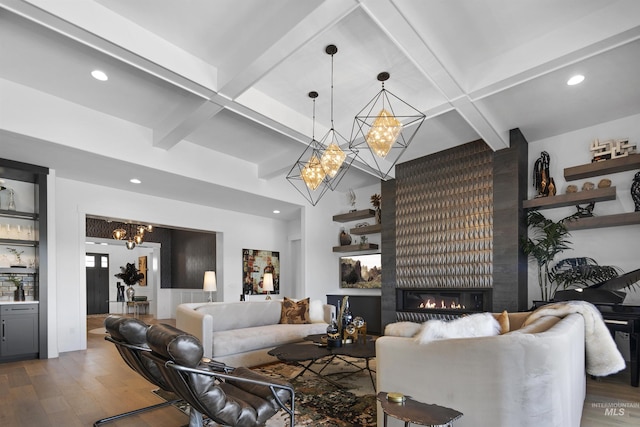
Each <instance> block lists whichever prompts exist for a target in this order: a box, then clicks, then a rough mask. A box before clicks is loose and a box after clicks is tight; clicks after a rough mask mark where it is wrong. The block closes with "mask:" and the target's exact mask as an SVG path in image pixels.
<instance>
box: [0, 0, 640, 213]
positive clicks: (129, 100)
mask: <svg viewBox="0 0 640 427" xmlns="http://www.w3.org/2000/svg"><path fill="white" fill-rule="evenodd" d="M328 44H335V45H336V46H337V47H338V53H337V54H336V55H335V57H334V67H333V71H334V91H333V97H334V109H333V114H334V121H335V128H336V130H338V131H339V132H340V133H341V134H343V135H344V136H346V137H347V138H349V136H350V135H351V127H352V123H353V118H354V116H355V115H356V114H357V113H358V112H359V111H360V109H361V108H362V107H363V106H364V105H365V104H366V103H367V102H368V101H369V100H370V99H371V98H372V97H373V96H374V95H375V94H376V93H377V92H378V91H379V89H380V83H379V82H378V81H377V80H376V76H377V74H378V73H379V72H381V71H388V72H389V73H390V74H391V78H390V80H389V81H388V82H387V83H386V89H388V90H389V91H390V92H392V93H393V94H395V95H397V96H398V97H400V98H402V99H403V100H405V101H407V102H408V103H410V104H411V105H413V106H414V107H416V108H418V109H419V110H421V111H423V112H424V113H425V114H426V116H427V120H426V122H425V123H424V125H423V126H422V127H421V128H420V130H419V133H418V135H417V136H416V138H415V140H414V141H413V143H412V145H411V146H410V147H409V149H408V150H407V152H406V153H405V156H404V157H403V158H402V160H401V161H406V160H411V159H414V158H418V157H421V156H425V155H428V154H432V153H434V152H437V151H441V150H444V149H447V148H451V147H455V146H457V145H460V144H464V143H466V142H469V141H472V140H475V139H478V138H482V139H484V140H485V141H486V143H487V144H488V145H489V146H490V147H491V148H493V149H494V150H499V149H502V148H505V147H507V146H508V131H509V129H511V128H515V127H519V128H520V129H521V130H522V132H523V133H524V135H525V137H526V138H527V139H528V140H529V141H535V140H539V139H544V138H547V137H551V136H554V135H557V134H561V133H565V132H569V131H572V130H575V129H579V128H583V127H586V126H591V125H594V124H597V123H600V122H604V121H609V120H613V119H615V118H620V117H625V116H629V115H633V114H638V113H640V73H639V72H638V66H639V65H640V2H638V1H636V0H618V1H612V0H563V1H557V0H519V1H513V0H486V1H475V0H458V1H444V0H428V1H422V0H359V1H358V0H306V1H300V0H269V1H264V0H242V1H238V0H188V1H186V0H183V1H171V0H64V1H63V0H49V1H47V0H30V1H18V0H0V81H1V82H4V85H2V86H0V90H8V89H7V88H9V87H10V88H11V91H12V93H14V92H16V93H20V91H25V93H26V92H27V91H33V90H35V91H38V93H41V94H45V95H47V96H50V97H54V98H55V99H56V100H60V101H61V102H62V101H64V102H66V103H72V104H76V105H78V106H81V107H83V108H85V109H86V110H87V111H88V113H87V118H86V120H87V121H88V122H91V120H102V119H103V118H104V117H114V118H117V119H120V120H123V121H126V122H127V123H131V124H134V125H136V126H139V127H141V128H144V129H148V130H149V132H148V137H147V138H146V139H145V138H141V139H140V140H139V144H140V147H138V150H139V149H142V148H141V147H144V149H145V150H148V151H150V152H153V153H155V154H154V155H151V156H150V158H149V160H147V161H146V162H144V161H140V162H135V161H132V160H131V159H128V160H127V159H123V156H122V152H121V150H119V149H116V148H115V147H114V149H113V151H111V152H110V151H109V150H108V147H107V148H104V149H102V150H101V152H100V153H96V152H95V150H94V149H93V148H92V146H91V144H87V146H86V147H84V146H80V145H78V144H76V145H66V146H65V145H64V144H61V143H60V142H56V143H53V142H51V143H50V144H49V141H47V140H46V138H45V139H44V140H43V139H40V140H37V141H31V140H30V139H25V138H21V139H20V138H19V139H20V143H19V144H9V143H8V142H6V141H7V140H8V139H11V138H10V137H11V136H15V135H13V133H11V132H5V133H4V137H3V138H2V139H0V147H2V151H3V152H4V153H3V154H2V156H3V157H5V156H7V157H9V156H11V157H10V158H15V159H16V160H21V161H30V162H35V163H38V164H43V165H47V166H50V167H52V168H55V169H56V171H57V174H58V176H61V177H69V178H72V179H81V180H85V181H88V182H94V183H97V184H101V185H109V186H114V187H122V186H123V184H122V183H120V182H118V181H116V180H115V179H114V175H116V174H115V173H114V171H119V172H120V175H121V176H122V175H126V174H127V173H128V172H129V171H130V170H131V168H132V167H134V166H135V165H136V163H137V166H138V167H139V168H140V169H143V170H144V171H145V173H148V174H149V176H153V177H154V178H153V179H152V181H153V184H150V183H149V184H147V183H148V181H146V182H145V185H147V186H146V187H145V188H144V190H140V191H145V192H147V193H149V194H154V195H158V196H162V197H169V198H174V199H177V200H186V201H193V202H196V203H202V204H211V205H212V206H217V207H222V208H228V209H232V210H241V211H245V210H247V209H250V207H247V206H242V203H241V202H239V201H238V200H241V199H242V198H241V197H237V195H238V191H240V192H248V193H250V192H251V190H250V189H247V188H237V186H235V185H234V183H233V182H224V180H219V179H217V180H216V179H215V178H214V177H212V178H211V179H208V178H207V177H206V176H192V175H190V173H189V171H188V169H189V166H188V162H189V160H188V155H187V154H185V153H190V152H193V153H198V155H199V156H200V157H202V155H203V154H202V153H211V155H212V156H214V155H215V156H217V157H215V158H216V159H220V158H221V157H220V156H222V158H229V159H239V160H241V161H242V162H243V163H242V164H244V165H246V174H249V175H251V176H253V177H254V178H255V179H259V180H263V181H265V182H267V183H275V182H277V183H280V182H282V181H284V180H285V176H286V174H287V172H288V171H289V169H290V168H291V165H292V164H293V162H294V161H295V160H296V159H297V157H298V156H299V155H300V154H301V153H302V150H303V149H304V147H305V144H306V143H308V141H309V140H310V137H311V134H312V132H314V133H315V136H316V138H319V137H320V136H322V135H323V134H324V133H325V132H326V131H327V130H328V129H329V128H330V127H331V123H330V117H331V102H330V101H331V90H330V84H331V81H330V78H331V58H330V56H329V55H327V54H326V53H325V52H324V50H325V47H326V46H327V45H328ZM93 69H101V70H103V71H105V72H106V73H107V74H108V76H109V80H108V81H107V82H103V83H101V82H97V81H96V80H94V79H92V78H91V77H90V75H89V73H90V71H91V70H93ZM576 73H580V74H583V75H585V77H586V78H585V81H584V82H583V83H582V84H581V85H578V86H567V85H566V81H567V79H568V78H569V77H570V76H572V75H573V74H576ZM2 88H4V89H2ZM312 90H315V91H317V92H319V94H320V96H319V98H318V99H317V102H316V122H315V131H314V129H313V124H312V123H313V122H312V119H311V116H312V103H311V101H310V99H309V98H308V96H307V94H308V92H309V91H312ZM0 95H2V93H0ZM5 99H6V98H5ZM0 103H2V101H0ZM11 108H14V107H13V106H12V105H7V104H6V103H4V105H1V106H0V112H2V111H3V110H4V111H7V110H6V109H11ZM22 114H24V115H25V116H29V114H30V109H28V108H27V109H25V110H24V111H23V112H22ZM14 116H15V114H14ZM0 129H4V130H11V129H10V126H8V125H6V122H4V124H3V119H2V117H0ZM28 147H34V148H37V149H28ZM189 147H192V148H189ZM131 150H132V152H134V151H136V147H131ZM56 153H58V154H56ZM205 155H206V154H205ZM154 156H155V157H154ZM162 156H176V158H180V159H181V161H183V162H185V165H184V169H183V170H181V169H180V168H179V167H177V166H176V167H175V169H173V170H167V168H164V167H162V165H160V164H156V163H154V160H153V159H155V158H162ZM183 156H184V157H183ZM69 159H74V161H69ZM79 159H87V161H89V164H90V166H89V167H88V166H87V164H86V163H85V165H84V166H83V165H82V161H80V162H78V160H79ZM194 160H195V159H194ZM360 166H361V165H358V164H355V167H354V168H353V170H351V171H350V172H349V174H348V175H347V177H346V178H345V180H344V181H343V182H342V183H341V186H340V187H339V190H342V191H346V189H348V188H358V187H362V186H366V185H371V184H373V183H375V182H377V180H376V178H375V177H373V176H371V175H370V174H369V173H367V172H366V170H363V168H362V167H360ZM102 168H109V169H108V170H109V171H110V172H111V173H96V170H98V169H102ZM169 182H171V185H168V183H169ZM185 185H187V187H185ZM194 186H196V187H197V188H198V189H200V190H203V191H205V192H212V193H216V194H217V197H215V198H211V200H202V198H201V197H200V198H196V197H195V196H194V195H189V194H185V191H184V188H190V187H194ZM289 187H291V186H289ZM290 190H291V193H292V196H291V198H285V199H286V200H284V201H282V200H272V199H273V198H272V197H270V196H266V197H264V200H263V201H264V203H265V204H267V205H269V204H271V203H273V205H274V206H275V205H277V204H280V206H281V207H282V206H284V209H285V210H287V211H288V212H292V211H295V210H296V209H297V208H298V207H299V206H298V205H303V204H304V203H305V201H304V200H303V199H302V198H301V197H299V196H296V192H295V189H294V188H293V187H291V188H290ZM201 194H202V193H201ZM296 197H298V198H296ZM276 198H277V197H276ZM298 199H299V200H298ZM243 203H245V204H246V202H243ZM253 206H255V203H254V204H253ZM269 212H270V211H269ZM265 215H271V214H270V213H268V214H265Z"/></svg>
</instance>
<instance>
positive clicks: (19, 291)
mask: <svg viewBox="0 0 640 427" xmlns="http://www.w3.org/2000/svg"><path fill="white" fill-rule="evenodd" d="M13 299H14V300H15V301H24V300H25V298H24V288H23V287H22V285H20V286H19V287H17V288H16V290H15V291H13Z"/></svg>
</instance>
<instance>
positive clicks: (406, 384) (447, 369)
mask: <svg viewBox="0 0 640 427" xmlns="http://www.w3.org/2000/svg"><path fill="white" fill-rule="evenodd" d="M528 314H529V313H515V314H510V315H509V319H510V323H511V332H508V333H506V334H503V335H497V336H489V337H481V338H458V339H442V340H438V341H432V342H429V343H427V344H419V343H418V342H417V341H416V340H414V339H413V338H411V337H398V336H383V337H380V338H379V339H378V340H377V341H376V363H377V390H378V391H386V392H400V393H403V394H405V395H407V396H411V397H412V398H413V399H415V400H418V401H420V402H424V403H431V404H437V405H441V406H445V407H449V408H452V409H455V410H457V411H460V412H462V413H463V414H464V415H463V417H462V418H461V419H460V420H458V421H456V422H455V426H456V427H465V426H467V427H470V426H473V427H478V426H495V427H514V426H518V427H534V426H535V427H540V426H544V427H579V426H580V419H581V416H582V407H583V403H584V398H585V393H586V374H585V321H584V318H583V316H581V315H580V314H570V315H568V316H566V317H564V318H562V319H561V318H559V317H555V316H545V317H541V318H539V319H537V320H535V321H534V322H533V323H531V324H529V325H528V326H526V327H523V328H520V325H521V324H522V323H523V322H524V319H525V318H526V316H528ZM514 329H515V330H514ZM378 405H379V404H378ZM378 425H382V410H381V409H380V407H378ZM401 425H403V424H402V423H401V422H400V421H398V420H396V419H393V418H392V417H389V426H390V427H391V426H401Z"/></svg>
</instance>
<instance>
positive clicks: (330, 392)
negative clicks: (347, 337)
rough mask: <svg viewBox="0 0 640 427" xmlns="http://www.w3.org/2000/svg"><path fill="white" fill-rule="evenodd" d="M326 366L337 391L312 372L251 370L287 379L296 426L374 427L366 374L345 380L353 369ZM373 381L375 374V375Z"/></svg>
mask: <svg viewBox="0 0 640 427" xmlns="http://www.w3.org/2000/svg"><path fill="white" fill-rule="evenodd" d="M347 360H349V361H350V362H353V363H355V364H356V365H358V366H359V367H364V365H365V363H364V361H361V360H358V359H350V358H347ZM324 365H326V367H325V369H324V370H323V374H331V375H330V378H332V379H333V380H335V381H336V382H337V383H338V384H340V385H341V386H342V387H337V386H335V385H333V384H330V383H329V382H327V381H324V380H322V379H320V378H318V377H317V376H316V375H315V374H313V373H311V372H305V374H304V375H302V376H300V377H298V378H296V379H292V378H293V377H295V376H296V375H297V374H298V373H299V372H300V371H301V370H302V368H299V367H295V366H291V365H287V364H285V363H273V364H270V365H265V366H262V367H258V368H255V369H254V370H255V371H257V372H260V373H261V374H264V375H267V376H270V377H273V378H281V379H286V380H288V381H290V382H291V384H292V385H293V388H294V390H295V392H296V408H295V414H296V416H295V424H296V426H327V427H349V426H353V427H370V426H371V427H372V426H375V425H376V396H375V390H374V388H373V384H372V382H371V379H370V377H369V372H368V371H366V370H364V371H362V372H359V373H357V374H353V375H349V376H347V377H344V375H345V374H346V373H347V372H350V371H354V370H355V368H354V366H352V365H349V364H348V363H346V362H344V361H341V360H339V359H337V358H336V359H334V360H332V361H331V362H330V363H324ZM324 365H323V363H322V362H320V363H317V364H315V365H314V366H313V369H314V370H320V369H322V368H323V366H324ZM370 365H371V369H372V370H374V371H375V360H372V361H370ZM373 378H374V380H375V374H374V377H373ZM154 393H156V394H158V395H159V396H160V397H163V398H164V399H171V398H173V397H172V396H166V395H165V393H164V392H163V391H162V390H155V391H154ZM178 407H179V409H181V410H182V411H184V412H185V413H187V414H188V411H189V406H188V405H185V404H183V405H178ZM204 425H205V426H206V427H218V424H217V423H214V422H213V421H211V420H205V423H204ZM266 425H267V426H268V427H288V426H289V416H288V414H287V413H286V412H284V411H282V410H281V411H279V412H278V413H277V414H276V415H275V416H274V417H272V418H271V419H270V420H269V421H268V422H267V424H266Z"/></svg>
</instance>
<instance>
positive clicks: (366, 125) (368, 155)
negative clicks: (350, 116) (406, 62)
mask: <svg viewBox="0 0 640 427" xmlns="http://www.w3.org/2000/svg"><path fill="white" fill-rule="evenodd" d="M389 77H390V75H389V73H387V72H382V73H380V74H378V81H380V82H381V83H382V89H381V90H380V92H378V93H377V94H376V95H375V96H374V97H373V99H371V101H369V103H367V105H365V106H364V108H363V109H362V110H360V112H359V113H358V114H357V115H356V117H355V119H354V121H353V128H352V131H351V142H350V143H349V147H350V148H351V149H356V150H358V155H359V156H358V157H360V159H361V160H362V161H363V162H364V163H365V164H366V165H367V166H368V167H369V168H371V170H372V172H373V173H375V174H376V175H377V176H379V177H380V179H383V180H386V179H388V178H389V173H390V172H391V169H392V168H393V167H394V166H395V164H396V163H397V162H398V160H399V159H400V157H401V156H402V154H403V153H404V152H405V150H406V149H407V147H408V146H409V144H411V141H412V140H413V138H414V137H415V135H416V134H417V133H418V130H419V129H420V126H422V123H423V122H424V120H425V119H426V116H425V115H424V114H423V113H422V112H420V111H419V110H417V109H416V108H414V107H412V106H411V105H409V104H408V103H406V102H405V101H403V100H402V99H400V98H398V97H397V96H395V95H394V94H393V93H391V92H389V91H387V90H386V89H385V88H384V82H385V81H387V80H388V79H389ZM390 97H391V98H390ZM391 99H394V100H395V107H394V106H393V105H392V104H391ZM373 114H376V115H373ZM409 129H411V131H410V132H409V133H408V134H407V135H405V133H407V130H409Z"/></svg>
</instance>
